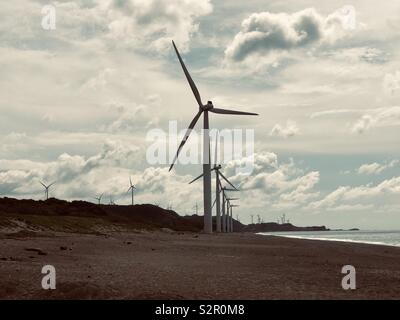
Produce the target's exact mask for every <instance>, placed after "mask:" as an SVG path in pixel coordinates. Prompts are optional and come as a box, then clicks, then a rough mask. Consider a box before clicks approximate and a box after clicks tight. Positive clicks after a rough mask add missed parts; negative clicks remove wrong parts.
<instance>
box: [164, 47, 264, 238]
mask: <svg viewBox="0 0 400 320" xmlns="http://www.w3.org/2000/svg"><path fill="white" fill-rule="evenodd" d="M172 45H173V46H174V49H175V52H176V55H177V56H178V59H179V62H180V64H181V66H182V69H183V72H184V73H185V76H186V79H187V81H188V82H189V85H190V88H191V89H192V92H193V94H194V96H195V98H196V101H197V104H198V105H199V111H198V112H197V114H196V115H195V117H194V118H193V120H192V122H191V123H190V124H189V127H188V129H187V131H186V134H185V136H184V137H183V140H182V142H181V143H180V145H179V147H178V150H177V152H176V155H175V158H174V160H173V161H172V164H171V166H170V168H169V170H170V171H171V170H172V168H173V166H174V164H175V161H176V160H177V159H178V156H179V153H180V151H181V150H182V148H183V146H184V145H185V143H186V141H187V140H188V138H189V135H190V133H191V131H192V130H193V129H194V127H195V125H196V123H197V121H198V120H199V118H200V117H201V115H202V114H203V113H204V118H203V120H204V121H203V129H204V135H203V201H204V232H206V233H212V211H211V164H210V154H209V153H210V135H209V132H208V130H209V120H208V113H209V112H212V113H217V114H229V115H252V116H256V115H257V114H256V113H250V112H241V111H233V110H225V109H218V108H214V105H213V103H212V102H211V101H208V102H207V104H203V102H202V100H201V96H200V93H199V90H198V89H197V87H196V84H195V83H194V81H193V79H192V77H191V76H190V74H189V71H188V70H187V68H186V66H185V63H184V62H183V60H182V58H181V55H180V54H179V51H178V49H177V47H176V45H175V42H174V41H172Z"/></svg>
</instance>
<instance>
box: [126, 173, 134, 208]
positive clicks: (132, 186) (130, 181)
mask: <svg viewBox="0 0 400 320" xmlns="http://www.w3.org/2000/svg"><path fill="white" fill-rule="evenodd" d="M129 185H130V187H129V189H128V192H129V191H131V193H132V205H134V204H135V202H134V198H133V197H134V193H135V189H136V187H135V186H134V185H133V183H132V178H131V177H129Z"/></svg>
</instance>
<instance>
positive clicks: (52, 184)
mask: <svg viewBox="0 0 400 320" xmlns="http://www.w3.org/2000/svg"><path fill="white" fill-rule="evenodd" d="M55 183H56V181H54V182H53V183H50V185H49V186H48V188H50V187H51V186H52V185H53V184H55Z"/></svg>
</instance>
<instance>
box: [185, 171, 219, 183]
mask: <svg viewBox="0 0 400 320" xmlns="http://www.w3.org/2000/svg"><path fill="white" fill-rule="evenodd" d="M215 170H216V169H215V168H212V169H211V171H215ZM203 176H204V174H203V173H202V174H201V175H199V176H198V177H197V178H194V179H193V180H192V181H190V182H189V184H192V183H193V182H195V181H197V180H199V179H200V178H201V177H203Z"/></svg>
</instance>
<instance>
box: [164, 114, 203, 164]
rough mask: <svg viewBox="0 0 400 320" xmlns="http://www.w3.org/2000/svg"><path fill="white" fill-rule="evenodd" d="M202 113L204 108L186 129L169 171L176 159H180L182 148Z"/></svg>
mask: <svg viewBox="0 0 400 320" xmlns="http://www.w3.org/2000/svg"><path fill="white" fill-rule="evenodd" d="M202 113H203V110H200V111H199V112H198V113H197V114H196V116H195V117H194V118H193V120H192V122H191V123H190V124H189V127H188V129H187V130H186V133H185V136H184V137H183V139H182V142H181V144H180V145H179V147H178V150H177V151H176V155H175V158H174V161H172V164H171V166H170V167H169V171H171V170H172V168H173V166H174V164H175V162H176V160H177V159H178V156H179V153H180V152H181V150H182V148H183V146H184V145H185V143H186V141H187V140H188V139H189V136H190V133H191V132H192V130H193V128H194V126H195V125H196V123H197V121H198V120H199V118H200V116H201V114H202Z"/></svg>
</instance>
